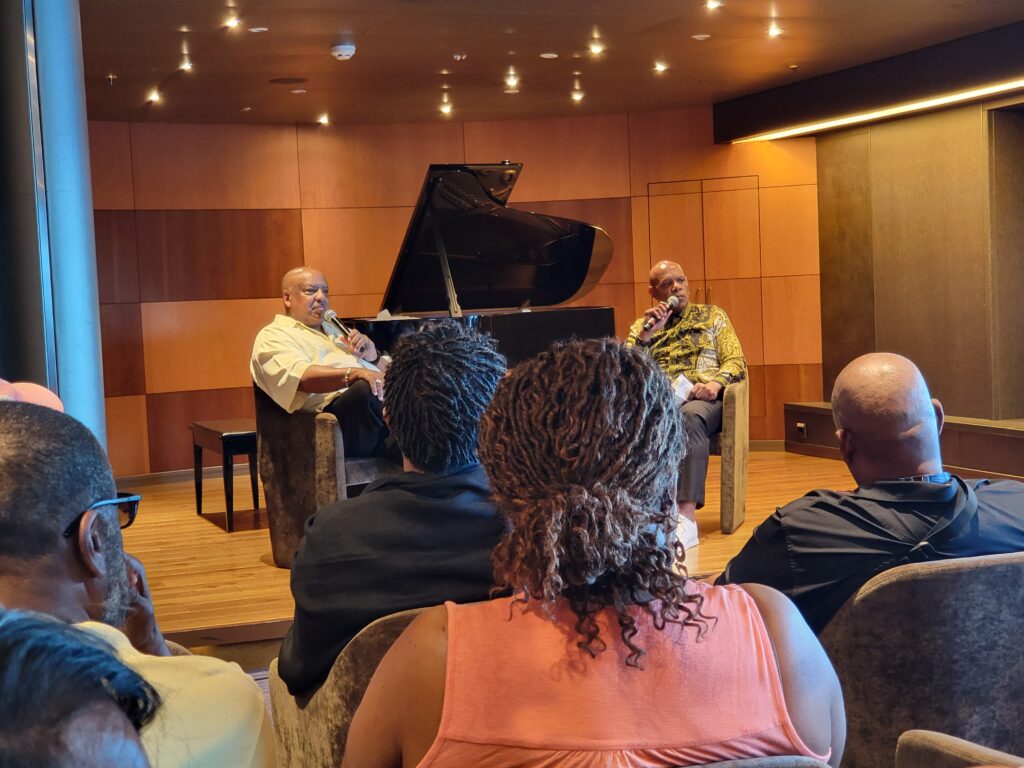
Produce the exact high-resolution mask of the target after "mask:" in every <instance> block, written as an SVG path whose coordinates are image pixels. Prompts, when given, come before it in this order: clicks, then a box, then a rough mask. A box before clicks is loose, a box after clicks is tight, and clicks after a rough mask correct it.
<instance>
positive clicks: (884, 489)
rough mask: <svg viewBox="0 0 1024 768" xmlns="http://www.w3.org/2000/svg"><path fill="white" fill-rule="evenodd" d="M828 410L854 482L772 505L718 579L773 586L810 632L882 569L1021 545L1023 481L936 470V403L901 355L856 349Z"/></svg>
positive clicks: (1023, 535) (1009, 549)
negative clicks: (970, 477)
mask: <svg viewBox="0 0 1024 768" xmlns="http://www.w3.org/2000/svg"><path fill="white" fill-rule="evenodd" d="M832 413H833V416H834V418H835V423H836V441H837V442H838V443H839V451H840V453H841V454H842V457H843V461H845V462H846V465H847V467H849V469H850V474H851V475H853V479H854V480H855V481H856V483H857V488H856V489H855V490H853V491H849V492H836V491H823V490H819V491H812V492H811V493H809V494H807V495H806V496H804V497H803V498H801V499H797V500H796V501H793V502H791V503H789V504H787V505H786V506H784V507H782V508H780V509H778V510H777V511H776V512H775V514H774V515H772V516H771V517H770V518H768V519H767V520H766V521H765V522H764V523H762V524H761V525H760V526H758V527H757V529H756V530H755V531H754V535H753V537H752V538H751V539H750V541H748V542H747V544H746V546H745V547H744V548H743V549H742V550H741V551H740V553H739V554H738V555H736V557H734V558H733V559H732V561H730V563H729V564H728V565H727V566H726V569H725V571H724V572H723V573H722V575H721V576H720V577H719V578H718V581H717V583H719V584H725V583H742V582H756V583H759V584H767V585H768V586H771V587H775V588H776V589H778V590H780V591H781V592H784V593H785V594H787V595H789V597H790V598H792V600H793V602H795V603H796V605H797V607H798V608H799V609H800V611H801V613H803V615H804V618H805V619H807V623H808V624H810V626H811V628H812V629H813V630H814V631H815V632H818V633H820V632H821V630H823V629H824V628H825V625H826V624H828V622H829V620H831V618H832V617H833V616H834V615H835V613H836V611H838V610H839V608H840V607H841V606H842V605H843V603H844V602H846V600H847V598H849V597H850V596H851V595H853V593H854V592H856V591H857V590H858V589H859V588H860V587H861V586H862V585H863V584H864V583H865V582H867V581H868V579H870V578H871V577H872V576H875V575H876V574H878V573H881V572H882V571H885V570H887V569H889V568H894V567H896V566H897V565H903V564H905V563H910V562H923V561H927V560H944V559H948V558H953V557H973V556H975V555H996V554H1002V553H1006V552H1018V551H1022V550H1024V485H1022V484H1021V483H1018V482H1014V481H1011V480H998V481H989V480H970V481H964V480H962V479H960V478H959V477H957V476H956V475H952V474H950V473H948V472H945V471H943V468H942V455H941V453H940V450H939V433H940V432H941V431H942V419H943V413H942V405H941V404H940V403H939V401H938V400H933V399H932V397H931V395H930V394H929V393H928V385H927V384H926V383H925V380H924V377H923V376H921V372H920V371H919V370H918V369H917V366H915V365H914V364H913V363H912V362H910V360H908V359H906V358H905V357H900V356H899V355H892V354H883V353H875V354H870V355H864V356H863V357H858V358H857V359H856V360H854V361H853V362H852V363H850V364H849V365H847V366H846V368H844V369H843V371H842V372H841V373H840V374H839V376H838V378H837V379H836V383H835V387H834V389H833V390H832Z"/></svg>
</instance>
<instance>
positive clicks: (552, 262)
mask: <svg viewBox="0 0 1024 768" xmlns="http://www.w3.org/2000/svg"><path fill="white" fill-rule="evenodd" d="M522 168H523V166H522V164H521V163H509V162H502V163H496V164H490V165H477V164H474V165H431V166H430V167H429V168H428V169H427V175H426V179H425V180H424V182H423V188H422V189H421V190H420V196H419V200H418V201H417V203H416V209H415V211H414V212H413V215H412V218H411V220H410V221H409V228H408V229H407V230H406V233H405V239H404V240H403V242H402V250H401V251H400V252H399V254H398V260H397V262H396V264H395V268H394V270H393V271H392V273H391V279H390V280H389V281H388V287H387V291H386V292H385V294H384V299H383V301H382V304H381V313H380V314H379V315H378V317H377V318H376V319H365V318H349V319H348V320H347V321H346V322H347V323H348V324H350V325H353V326H355V327H356V328H358V329H359V330H361V331H362V332H363V333H366V334H367V335H369V336H370V337H371V338H372V339H373V340H374V343H375V344H376V345H377V348H378V349H382V350H388V349H390V348H391V347H392V344H393V342H394V340H395V338H396V337H397V336H399V335H401V334H402V333H405V332H408V331H409V330H412V329H414V328H415V327H417V326H418V325H419V324H420V323H421V322H423V320H424V319H428V318H440V317H453V318H461V322H464V323H467V324H468V325H469V326H471V327H473V328H477V329H479V330H481V331H486V332H489V333H491V334H492V335H493V336H494V337H495V338H496V339H497V340H498V346H499V348H500V350H501V352H502V354H504V355H505V357H506V358H507V359H508V361H509V364H515V363H517V362H519V361H520V360H523V359H525V358H528V357H532V356H533V355H535V354H537V353H538V352H541V351H543V350H545V349H547V347H548V346H549V345H550V343H551V342H552V341H555V340H557V339H565V338H569V337H571V336H576V337H580V338H590V337H596V336H612V335H614V334H615V317H614V311H613V310H612V309H611V308H610V307H562V306H558V305H562V304H565V303H567V302H570V301H572V300H573V299H576V298H578V297H582V296H584V295H585V294H586V293H587V292H589V291H590V289H591V288H593V287H594V286H595V285H596V284H597V281H598V280H599V279H600V278H601V275H602V274H603V273H604V271H605V269H606V268H607V267H608V264H609V262H610V261H611V255H612V241H611V238H609V237H608V234H607V233H606V232H605V231H604V230H602V229H601V228H600V227H595V226H593V225H591V224H586V223H584V222H581V221H574V220H573V219H565V218H560V217H558V216H547V215H543V214H538V213H529V212H527V211H522V210H517V209H514V208H509V207H507V205H506V203H507V202H508V198H509V196H510V195H511V194H512V189H513V187H514V186H515V183H516V180H517V179H518V178H519V174H520V172H521V171H522Z"/></svg>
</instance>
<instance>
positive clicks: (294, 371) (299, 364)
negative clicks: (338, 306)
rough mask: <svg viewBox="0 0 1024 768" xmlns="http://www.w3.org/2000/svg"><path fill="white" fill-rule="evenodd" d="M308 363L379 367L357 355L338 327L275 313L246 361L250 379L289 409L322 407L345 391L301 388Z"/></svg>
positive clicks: (317, 409) (337, 366)
mask: <svg viewBox="0 0 1024 768" xmlns="http://www.w3.org/2000/svg"><path fill="white" fill-rule="evenodd" d="M311 365H323V366H327V367H328V368H360V367H361V368H368V369H370V370H371V371H377V370H380V369H379V368H377V366H375V365H374V364H373V363H368V362H366V361H365V360H363V359H361V358H360V357H358V356H357V355H356V354H355V352H354V351H353V350H352V349H351V348H350V347H349V346H348V344H346V343H345V340H344V339H343V338H342V337H341V334H340V333H339V332H338V331H337V329H335V328H334V327H333V326H331V325H328V324H324V325H322V326H321V327H320V328H319V329H317V328H310V327H309V326H308V325H303V324H302V323H300V322H299V321H298V320H295V319H293V318H291V317H288V316H287V315H277V316H275V317H274V322H272V323H271V324H270V325H268V326H266V327H265V328H263V330H261V331H260V332H259V333H258V334H256V341H255V342H254V343H253V346H252V360H251V361H250V363H249V372H250V373H251V374H252V380H253V381H254V382H256V385H257V386H258V387H259V388H260V389H262V390H263V391H264V392H266V393H267V394H268V395H270V396H271V397H272V398H273V399H274V402H275V403H277V404H278V405H279V406H281V407H282V408H284V409H285V410H286V411H288V413H294V412H295V411H317V412H319V411H322V410H323V409H324V406H326V405H327V404H328V403H329V402H330V401H331V400H332V399H334V398H335V397H337V396H338V394H339V393H340V392H341V391H344V390H339V391H337V392H300V391H299V382H300V381H301V380H302V375H303V374H304V373H305V372H306V369H307V368H309V366H311Z"/></svg>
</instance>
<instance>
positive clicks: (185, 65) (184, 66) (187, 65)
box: [179, 56, 192, 72]
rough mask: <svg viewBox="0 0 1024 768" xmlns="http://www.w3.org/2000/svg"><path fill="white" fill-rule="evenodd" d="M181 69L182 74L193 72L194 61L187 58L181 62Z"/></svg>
mask: <svg viewBox="0 0 1024 768" xmlns="http://www.w3.org/2000/svg"><path fill="white" fill-rule="evenodd" d="M179 69H181V71H182V72H191V71H192V60H191V59H190V58H189V57H188V56H186V57H185V58H184V59H182V60H181V66H180V67H179Z"/></svg>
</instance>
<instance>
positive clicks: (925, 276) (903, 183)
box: [870, 105, 994, 418]
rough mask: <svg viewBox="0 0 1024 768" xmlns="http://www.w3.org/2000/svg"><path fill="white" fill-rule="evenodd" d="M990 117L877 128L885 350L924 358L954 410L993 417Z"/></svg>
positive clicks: (874, 190)
mask: <svg viewBox="0 0 1024 768" xmlns="http://www.w3.org/2000/svg"><path fill="white" fill-rule="evenodd" d="M985 117H986V116H985V112H984V110H983V109H982V108H981V106H979V105H971V106H967V107H961V108H959V109H951V110H944V111H939V112H933V113H930V114H927V115H921V116H919V117H914V118H911V119H906V120H895V121H892V122H888V123H882V124H879V125H874V126H872V127H871V170H870V172H871V195H872V209H871V220H872V245H873V247H874V268H875V334H876V341H877V348H878V349H879V350H884V351H889V352H898V353H900V354H903V355H906V356H907V357H909V358H910V359H911V360H913V361H914V362H915V363H917V365H918V367H920V369H921V371H922V372H923V373H924V376H925V378H926V379H927V380H928V383H929V384H930V385H931V387H932V392H933V393H936V395H935V396H936V397H938V398H939V399H940V400H942V402H943V404H944V405H945V406H946V410H947V411H948V412H949V413H951V414H955V415H957V416H975V417H980V418H992V416H993V410H994V403H993V396H992V346H991V317H990V315H989V302H990V295H989V285H990V284H989V280H990V278H991V275H990V273H989V266H990V263H989V235H990V226H989V225H990V211H989V206H988V197H989V186H988V185H989V161H988V155H987V146H986V143H985V142H986V130H985V129H986V119H985ZM968 372H969V373H968Z"/></svg>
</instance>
